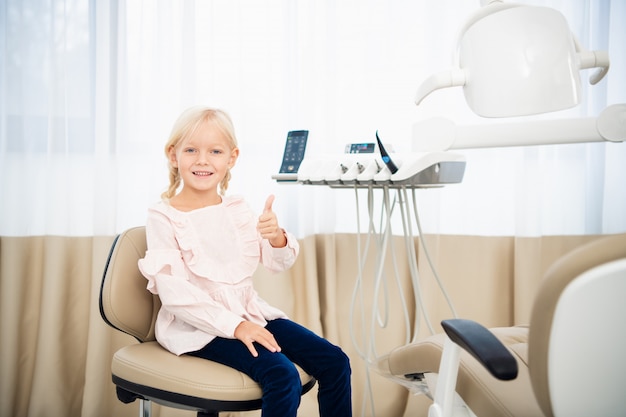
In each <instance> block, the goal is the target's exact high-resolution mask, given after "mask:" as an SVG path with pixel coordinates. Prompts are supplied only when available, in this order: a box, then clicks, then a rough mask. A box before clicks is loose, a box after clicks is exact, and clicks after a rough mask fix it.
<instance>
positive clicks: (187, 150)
mask: <svg viewBox="0 0 626 417" xmlns="http://www.w3.org/2000/svg"><path fill="white" fill-rule="evenodd" d="M195 151H196V150H195V149H194V148H185V151H184V152H186V153H194V152H195Z"/></svg>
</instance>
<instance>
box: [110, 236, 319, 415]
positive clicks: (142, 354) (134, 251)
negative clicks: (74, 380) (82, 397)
mask: <svg viewBox="0 0 626 417" xmlns="http://www.w3.org/2000/svg"><path fill="white" fill-rule="evenodd" d="M145 252H146V232H145V227H136V228H132V229H129V230H127V231H125V232H124V233H122V234H120V235H119V236H118V237H117V238H116V240H115V242H114V243H113V245H112V248H111V251H110V254H109V259H108V261H107V263H106V266H105V271H104V275H103V279H102V287H101V290H100V314H101V315H102V318H103V319H104V321H105V322H106V323H107V324H109V325H110V326H112V327H113V328H115V329H117V330H119V331H122V332H124V333H127V334H129V335H131V336H133V337H135V338H136V339H137V340H138V341H139V343H138V344H132V345H129V346H125V347H123V348H121V349H119V350H118V351H117V352H115V354H114V356H113V359H112V362H111V372H112V380H113V383H114V384H115V385H116V391H117V396H118V399H119V400H120V401H122V402H124V403H130V402H133V401H135V400H136V399H139V400H140V410H139V413H140V414H139V415H140V417H146V416H149V415H150V411H151V410H150V409H151V407H150V401H152V402H155V403H157V404H162V405H165V406H169V407H174V408H180V409H187V410H194V411H197V413H198V416H199V417H201V416H202V417H217V416H218V415H219V413H220V412H222V411H247V410H255V409H259V408H261V394H262V391H261V388H260V386H259V385H258V384H257V383H256V382H254V381H253V380H252V379H250V378H249V377H248V376H247V375H245V374H243V373H241V372H239V371H237V370H235V369H233V368H230V367H227V366H224V365H221V364H218V363H215V362H211V361H208V360H205V359H200V358H196V357H193V356H188V355H181V356H176V355H174V354H172V353H170V352H169V351H167V350H165V349H164V348H162V347H161V346H160V345H159V343H158V342H157V341H156V340H155V335H154V323H155V320H156V316H157V313H158V311H159V308H160V306H161V303H160V300H159V298H158V296H156V295H153V294H151V293H150V292H149V291H148V290H147V289H146V284H147V281H146V279H145V278H144V277H143V275H142V274H141V272H140V271H139V269H138V267H137V261H138V260H139V259H140V258H143V256H144V255H145ZM298 371H299V372H300V376H301V381H302V393H303V394H304V393H306V392H308V391H309V390H310V389H311V388H312V387H313V386H314V385H315V382H316V381H315V379H314V378H313V377H311V376H310V375H308V374H306V373H305V372H304V371H302V369H300V368H299V367H298Z"/></svg>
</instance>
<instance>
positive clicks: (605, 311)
mask: <svg viewBox="0 0 626 417" xmlns="http://www.w3.org/2000/svg"><path fill="white" fill-rule="evenodd" d="M625 298H626V235H624V234H622V235H614V236H608V237H602V238H600V239H598V240H595V241H593V242H591V243H590V244H587V245H583V246H581V247H579V248H577V249H575V250H574V251H572V252H570V253H569V254H567V255H565V256H564V257H562V258H561V259H559V260H558V261H557V262H556V263H555V264H553V265H552V267H551V268H550V269H549V270H548V271H547V272H546V274H545V276H544V279H543V281H542V284H541V285H540V288H539V290H538V292H537V294H536V297H535V300H534V303H533V309H532V313H531V319H530V325H529V326H515V327H508V328H495V329H490V330H487V329H485V328H484V327H482V326H480V325H479V324H478V323H475V322H472V321H469V320H461V319H453V320H444V321H443V322H442V325H443V327H444V329H445V332H444V333H441V334H437V335H435V336H432V337H428V338H426V339H424V340H422V341H418V342H415V343H411V344H409V345H406V346H402V347H399V348H397V349H395V350H393V351H392V352H391V353H390V354H389V355H387V357H385V358H384V359H383V360H381V362H380V363H379V366H380V367H381V369H384V370H385V371H386V372H390V373H391V374H392V375H395V376H399V377H405V378H413V379H416V380H420V379H421V380H423V377H424V375H428V374H431V375H433V373H438V372H440V369H443V368H440V366H441V367H443V366H444V365H443V362H441V358H442V352H443V349H444V346H445V348H446V349H448V346H447V345H448V344H450V340H453V341H454V342H455V343H452V345H453V346H455V348H456V349H460V350H461V353H460V364H459V368H458V374H457V380H456V393H457V394H458V395H459V396H460V397H461V398H462V399H463V401H464V402H465V404H467V406H468V407H469V408H470V409H471V411H472V412H473V413H475V414H476V415H477V416H487V417H492V416H516V417H519V416H546V417H553V416H556V417H561V416H566V417H573V416H616V415H625V414H626V395H625V394H624V387H626V360H625V359H624V358H625V357H624V352H626V330H625V329H626V302H625V301H626V300H625ZM477 327H478V328H479V329H477ZM466 330H469V332H467V333H464V332H465V331H466ZM484 332H488V333H491V334H492V335H495V337H496V339H497V340H499V342H500V343H501V345H500V343H497V342H496V343H497V344H499V345H500V346H499V348H500V349H501V348H502V347H503V346H506V350H508V353H505V356H506V355H508V356H509V358H503V357H502V355H501V354H500V355H499V356H498V355H497V356H495V359H494V357H492V358H491V360H492V362H494V363H497V364H505V365H506V366H508V365H510V362H509V360H510V359H513V358H515V362H517V366H513V367H515V368H517V369H516V370H515V373H516V374H517V375H516V377H515V376H514V379H511V380H506V379H510V378H502V379H504V380H502V379H498V378H499V376H498V377H494V374H493V373H492V372H490V371H488V370H487V369H486V368H485V366H484V364H482V363H479V360H478V359H477V358H479V357H480V356H481V355H477V354H476V352H473V353H468V351H471V350H472V349H478V350H481V349H482V350H483V352H482V358H480V359H481V360H482V359H485V358H487V359H486V360H489V359H490V358H489V351H490V350H491V347H490V346H488V343H489V342H487V344H486V343H484V342H480V339H481V338H483V337H484V336H485V334H484ZM476 340H478V342H476ZM474 343H476V345H474ZM497 348H498V347H495V348H494V349H497ZM500 353H502V352H500ZM444 371H445V370H444ZM443 373H445V372H443ZM509 376H511V375H509ZM444 378H445V376H444V375H439V379H441V380H443V379H444ZM452 379H453V378H452ZM440 382H441V381H437V383H436V384H435V383H433V385H436V389H437V390H438V389H440V386H441V385H439V383H440ZM453 387H454V385H453ZM430 388H432V387H430ZM452 389H453V388H452ZM434 397H435V402H434V404H433V406H432V407H431V410H430V411H429V412H431V413H433V410H432V409H433V408H435V407H438V405H437V397H438V396H437V393H436V392H435V395H434ZM452 408H454V407H452ZM458 410H459V408H458V406H457V407H456V411H458ZM448 411H450V412H451V414H448V415H461V414H454V412H455V410H448ZM429 415H444V414H443V413H442V414H434V413H433V414H429ZM463 415H467V414H463Z"/></svg>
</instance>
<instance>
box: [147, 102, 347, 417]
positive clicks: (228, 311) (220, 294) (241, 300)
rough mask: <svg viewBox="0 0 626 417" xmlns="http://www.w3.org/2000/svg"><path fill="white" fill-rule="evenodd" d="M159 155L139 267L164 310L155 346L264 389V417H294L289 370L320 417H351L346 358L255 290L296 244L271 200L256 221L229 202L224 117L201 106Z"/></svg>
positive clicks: (284, 264)
mask: <svg viewBox="0 0 626 417" xmlns="http://www.w3.org/2000/svg"><path fill="white" fill-rule="evenodd" d="M165 154H166V156H167V158H168V160H169V168H170V186H169V189H168V190H167V191H166V192H165V193H163V196H162V200H161V201H160V202H158V203H157V204H155V205H154V206H153V207H151V208H150V209H149V211H148V218H147V223H146V235H147V243H148V251H147V253H146V256H145V258H144V259H141V260H140V261H139V268H140V270H141V272H142V273H143V275H144V276H145V277H146V278H147V280H148V285H147V288H148V290H150V291H151V292H152V293H154V294H158V295H159V298H160V299H161V303H162V307H161V310H160V311H159V314H158V318H157V322H156V337H157V340H158V341H159V343H160V344H161V345H163V346H164V347H165V348H166V349H168V350H169V351H171V352H172V353H174V354H176V355H181V354H189V355H194V356H197V357H200V358H204V359H208V360H212V361H215V362H220V363H223V364H225V365H228V366H231V367H233V368H235V369H238V370H239V371H241V372H244V373H246V374H247V375H249V376H250V377H251V378H252V379H253V380H255V381H257V382H258V383H259V384H260V385H261V387H262V389H263V406H262V407H263V408H262V416H263V417H271V416H274V417H290V416H296V413H297V409H298V406H299V404H300V396H301V394H302V392H301V383H300V377H299V375H298V372H297V370H296V369H295V367H294V365H293V363H297V364H298V365H300V366H301V367H302V369H304V370H305V371H306V372H307V373H309V374H310V375H312V376H314V377H315V378H316V379H317V381H318V384H319V391H318V401H319V412H320V416H321V417H331V416H337V417H350V416H351V415H352V406H351V387H350V373H351V371H350V364H349V360H348V357H347V356H346V355H345V354H344V353H343V351H342V350H341V349H340V348H339V347H337V346H334V345H333V344H331V343H330V342H328V341H327V340H325V339H323V338H321V337H319V336H317V335H316V334H314V333H313V332H311V331H309V330H307V329H306V328H304V327H302V326H300V325H298V324H296V323H295V322H293V321H291V320H289V319H288V318H287V316H286V315H285V313H283V312H282V311H280V310H279V309H277V308H275V307H272V306H270V305H269V304H268V303H266V302H265V301H263V300H262V299H261V298H260V297H259V295H258V294H257V292H256V291H255V290H254V288H253V286H252V274H253V273H254V271H255V270H256V268H257V266H258V264H259V262H261V263H262V264H263V265H264V266H265V267H266V268H268V269H269V270H271V271H283V270H285V269H287V268H290V267H291V266H292V265H293V263H294V262H295V260H296V256H297V255H298V250H299V246H298V242H297V240H296V239H295V238H294V236H292V235H291V234H289V233H287V232H285V230H284V229H281V228H280V226H279V225H278V221H277V218H276V214H275V213H274V212H273V211H272V203H273V201H274V196H270V197H269V198H268V199H267V202H266V203H265V208H264V210H263V213H262V214H261V215H260V216H259V217H258V218H257V217H256V216H255V215H254V214H253V212H252V210H251V209H250V207H249V206H248V205H247V204H246V202H245V201H244V200H243V199H242V198H241V197H236V196H225V191H226V189H227V188H228V181H229V179H230V170H231V168H232V167H233V166H234V165H235V162H236V161H237V157H238V156H239V149H238V148H237V140H236V138H235V133H234V128H233V125H232V122H231V120H230V118H229V117H228V115H227V114H226V113H224V112H223V111H221V110H217V109H211V108H205V107H194V108H191V109H188V110H187V111H185V112H183V114H182V115H181V116H180V117H179V118H178V120H177V121H176V123H175V124H174V128H173V129H172V133H171V135H170V139H169V141H168V142H167V144H166V146H165ZM181 184H182V188H181V189H180V191H179V192H178V193H176V192H177V190H178V189H179V188H180V185H181Z"/></svg>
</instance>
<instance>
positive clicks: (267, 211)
mask: <svg viewBox="0 0 626 417" xmlns="http://www.w3.org/2000/svg"><path fill="white" fill-rule="evenodd" d="M272 204H274V196H273V195H270V196H269V197H267V200H266V201H265V207H264V208H263V214H261V215H260V216H259V222H258V224H257V230H258V231H259V233H260V234H261V237H263V238H264V239H267V240H269V242H270V245H272V246H273V247H275V248H282V247H284V246H285V245H287V236H286V235H285V231H284V230H283V229H281V228H280V227H279V226H278V219H277V218H276V213H274V212H273V211H272Z"/></svg>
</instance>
